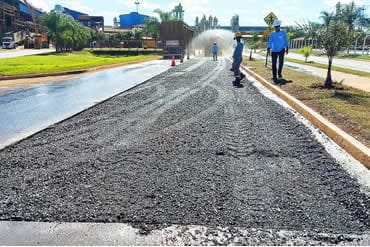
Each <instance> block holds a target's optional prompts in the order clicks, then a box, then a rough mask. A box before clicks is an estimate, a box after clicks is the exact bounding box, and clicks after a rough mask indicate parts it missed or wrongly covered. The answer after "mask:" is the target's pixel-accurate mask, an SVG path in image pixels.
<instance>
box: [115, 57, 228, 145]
mask: <svg viewBox="0 0 370 247" xmlns="http://www.w3.org/2000/svg"><path fill="white" fill-rule="evenodd" d="M204 63H205V59H202V60H201V61H200V62H198V63H196V64H195V65H194V67H192V66H190V68H191V70H189V71H193V70H194V69H196V68H199V67H200V66H201V65H203V64H204ZM224 69H225V59H220V60H219V62H218V63H217V65H216V67H215V68H213V69H212V70H211V71H210V72H209V73H207V74H206V75H205V76H203V77H201V78H200V80H199V83H197V84H195V85H191V86H190V88H188V87H185V88H180V89H178V90H174V91H172V92H171V93H168V92H167V95H168V96H165V97H162V98H158V99H156V100H155V102H151V104H150V105H148V106H146V107H143V108H141V109H139V110H137V111H135V112H134V113H133V114H132V115H128V116H127V120H126V124H127V125H130V123H133V124H132V127H134V128H135V133H141V134H140V137H141V138H142V139H141V141H143V140H144V139H146V138H148V137H149V136H150V137H152V136H155V135H159V134H162V133H161V132H162V131H168V130H170V129H173V128H177V126H181V125H183V124H186V123H188V122H191V121H194V120H196V119H197V118H199V114H204V115H206V114H208V113H209V112H210V111H213V109H214V104H207V105H205V106H204V107H203V106H201V107H200V109H199V111H198V112H197V113H196V114H194V111H192V114H190V115H189V114H184V115H183V116H177V117H176V118H173V121H167V124H165V125H163V124H160V125H159V124H157V122H158V121H161V120H160V118H161V117H162V116H163V115H166V114H168V113H169V112H170V111H172V110H173V108H174V107H175V108H176V107H179V106H180V107H181V105H183V103H184V101H186V100H188V99H192V98H193V97H194V96H195V95H197V94H199V93H204V96H206V95H207V94H208V93H209V91H208V90H206V87H208V86H209V85H210V83H211V82H212V81H213V80H215V79H216V78H217V77H218V76H219V75H220V73H222V72H223V70H224ZM185 70H186V69H185ZM181 76H182V75H181V74H180V75H177V77H181ZM157 87H162V88H164V87H165V86H163V85H157ZM210 103H211V102H210ZM185 105H186V104H185ZM187 110H188V109H186V108H184V109H183V110H182V111H181V112H183V113H185V112H186V111H187ZM175 111H178V110H175ZM139 121H140V122H142V123H145V124H143V125H139V124H137V123H138V122H139ZM157 126H160V127H161V128H158V127H157ZM149 133H150V134H149ZM135 135H136V134H135ZM133 141H134V142H138V141H139V139H138V138H137V136H136V138H135V139H133ZM130 143H131V142H130V141H124V142H122V141H120V142H119V143H117V145H118V146H121V147H120V148H122V147H123V146H126V145H130Z"/></svg>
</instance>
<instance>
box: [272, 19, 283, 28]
mask: <svg viewBox="0 0 370 247" xmlns="http://www.w3.org/2000/svg"><path fill="white" fill-rule="evenodd" d="M272 25H273V26H274V27H280V25H281V21H279V20H275V21H274V23H273V24H272Z"/></svg>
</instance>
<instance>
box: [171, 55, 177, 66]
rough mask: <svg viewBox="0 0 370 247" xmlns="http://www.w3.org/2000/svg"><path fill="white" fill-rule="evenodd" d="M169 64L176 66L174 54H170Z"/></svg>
mask: <svg viewBox="0 0 370 247" xmlns="http://www.w3.org/2000/svg"><path fill="white" fill-rule="evenodd" d="M171 66H176V62H175V56H172V62H171Z"/></svg>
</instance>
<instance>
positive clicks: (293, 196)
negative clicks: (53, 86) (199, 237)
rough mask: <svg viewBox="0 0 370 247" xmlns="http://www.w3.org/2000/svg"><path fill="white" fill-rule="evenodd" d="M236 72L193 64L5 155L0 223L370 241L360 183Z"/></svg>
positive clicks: (0, 155)
mask: <svg viewBox="0 0 370 247" xmlns="http://www.w3.org/2000/svg"><path fill="white" fill-rule="evenodd" d="M196 63H199V64H198V66H195V65H194V64H196ZM230 66H231V65H230V63H229V62H228V61H227V60H224V59H221V60H219V61H218V62H210V61H209V62H208V61H207V62H206V63H203V62H202V61H201V60H197V59H194V60H191V61H189V62H187V63H185V64H182V65H179V66H177V67H175V68H172V69H170V70H169V71H168V72H166V73H163V74H161V75H159V76H157V77H155V78H153V79H151V80H149V81H148V82H146V83H145V84H142V85H140V86H138V87H136V88H134V89H132V90H129V91H127V92H124V93H122V94H121V95H119V96H116V97H114V98H112V99H111V100H109V101H107V102H104V103H102V104H99V105H97V106H96V107H93V108H91V109H89V110H87V111H85V112H83V113H81V114H79V115H77V116H75V117H73V118H71V119H68V120H66V121H64V122H62V123H59V124H56V125H53V126H51V127H50V128H48V129H46V130H45V131H42V132H40V133H38V134H36V135H34V136H33V137H31V138H29V139H26V140H24V141H22V142H20V143H18V144H16V145H13V146H11V147H8V148H6V149H4V150H2V151H0V164H1V173H0V190H1V192H2V193H1V194H0V220H22V221H42V222H43V221H45V222H53V221H63V222H122V223H129V224H131V225H133V226H135V227H139V228H140V229H141V230H142V232H145V231H150V230H153V229H155V228H164V227H167V226H170V225H173V224H176V225H204V226H210V227H244V228H245V227H247V228H248V227H250V228H258V229H276V230H294V231H305V232H325V233H332V234H334V233H335V234H338V233H341V234H342V233H343V234H364V233H367V232H369V229H370V219H369V214H370V198H369V197H368V196H366V195H365V194H364V193H362V192H361V189H360V186H359V184H358V183H357V182H356V180H354V179H353V178H351V177H350V176H349V175H348V174H347V173H346V172H345V171H344V170H343V169H342V168H341V167H340V166H339V165H338V163H337V162H336V161H335V160H334V159H333V158H332V157H331V156H330V155H329V154H328V153H327V152H326V151H325V149H324V147H323V146H322V145H321V144H320V143H319V142H318V141H316V140H315V138H314V137H313V136H312V134H311V132H310V131H309V130H308V129H307V128H306V127H305V126H304V125H303V124H301V123H300V122H298V121H297V120H296V119H295V118H294V116H293V115H292V114H291V113H290V112H288V111H286V110H285V109H284V108H283V107H281V106H280V105H278V104H277V103H275V102H273V101H271V100H269V99H267V98H266V97H264V96H263V95H261V94H260V93H259V92H258V90H257V89H256V88H254V87H253V86H252V85H251V84H250V83H249V82H245V83H244V88H241V89H235V88H233V87H232V86H231V81H232V79H233V78H232V74H231V72H230V71H229V68H230ZM192 68H194V70H191V69H192Z"/></svg>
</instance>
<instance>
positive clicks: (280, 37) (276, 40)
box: [267, 20, 289, 83]
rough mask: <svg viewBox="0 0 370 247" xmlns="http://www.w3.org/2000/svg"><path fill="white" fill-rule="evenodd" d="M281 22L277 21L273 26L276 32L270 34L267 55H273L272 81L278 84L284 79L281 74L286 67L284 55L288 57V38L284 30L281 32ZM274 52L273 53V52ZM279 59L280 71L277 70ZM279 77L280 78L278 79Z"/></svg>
mask: <svg viewBox="0 0 370 247" xmlns="http://www.w3.org/2000/svg"><path fill="white" fill-rule="evenodd" d="M280 25H281V21H279V20H275V21H274V23H273V26H274V28H275V31H274V32H272V33H271V34H270V37H269V42H268V45H267V54H268V55H270V54H271V58H272V80H273V82H274V83H278V80H280V79H282V78H283V76H282V74H281V72H282V70H283V65H284V54H285V53H286V54H287V55H288V48H289V47H288V46H289V44H288V38H287V34H286V32H285V31H284V30H280ZM271 51H272V52H271ZM278 58H279V69H278V70H277V69H276V63H277V59H278ZM277 76H278V77H277Z"/></svg>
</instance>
